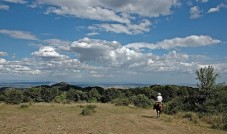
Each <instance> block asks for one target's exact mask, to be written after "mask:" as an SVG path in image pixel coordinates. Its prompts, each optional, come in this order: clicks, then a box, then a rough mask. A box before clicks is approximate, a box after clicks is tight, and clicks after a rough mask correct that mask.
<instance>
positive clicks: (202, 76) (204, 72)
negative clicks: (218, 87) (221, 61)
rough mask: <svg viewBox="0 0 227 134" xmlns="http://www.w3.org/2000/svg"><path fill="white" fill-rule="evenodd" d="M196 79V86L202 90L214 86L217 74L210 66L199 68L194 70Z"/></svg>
mask: <svg viewBox="0 0 227 134" xmlns="http://www.w3.org/2000/svg"><path fill="white" fill-rule="evenodd" d="M196 75H197V77H196V79H197V80H199V83H197V86H198V87H199V88H200V89H202V90H211V89H213V88H214V87H215V84H216V79H217V77H218V76H219V75H218V74H217V73H215V71H214V68H213V67H212V66H208V67H204V68H200V69H198V70H196Z"/></svg>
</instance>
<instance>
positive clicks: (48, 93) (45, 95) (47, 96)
mask: <svg viewBox="0 0 227 134" xmlns="http://www.w3.org/2000/svg"><path fill="white" fill-rule="evenodd" d="M40 93H41V97H42V99H43V100H44V101H45V102H51V101H53V100H54V98H55V97H56V96H57V95H59V90H58V89H57V88H42V89H41V91H40Z"/></svg>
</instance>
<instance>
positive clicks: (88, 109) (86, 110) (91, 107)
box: [80, 105, 96, 116]
mask: <svg viewBox="0 0 227 134" xmlns="http://www.w3.org/2000/svg"><path fill="white" fill-rule="evenodd" d="M95 108H96V105H87V106H86V107H85V108H83V110H82V112H81V113H80V114H81V115H84V116H87V115H90V114H92V113H95V112H96V111H95Z"/></svg>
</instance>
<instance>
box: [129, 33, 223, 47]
mask: <svg viewBox="0 0 227 134" xmlns="http://www.w3.org/2000/svg"><path fill="white" fill-rule="evenodd" d="M218 43H221V41H220V40H217V39H213V38H212V37H210V36H208V35H190V36H187V37H184V38H179V37H176V38H173V39H166V40H163V41H161V42H157V43H145V42H141V43H139V42H138V43H131V44H128V45H126V47H128V48H133V49H135V50H138V49H142V48H148V49H166V50H167V49H171V48H177V47H200V46H208V45H215V44H218Z"/></svg>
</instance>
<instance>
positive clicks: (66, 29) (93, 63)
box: [0, 0, 227, 84]
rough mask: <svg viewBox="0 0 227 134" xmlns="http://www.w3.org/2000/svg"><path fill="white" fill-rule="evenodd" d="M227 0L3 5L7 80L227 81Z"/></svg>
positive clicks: (4, 1) (0, 62)
mask: <svg viewBox="0 0 227 134" xmlns="http://www.w3.org/2000/svg"><path fill="white" fill-rule="evenodd" d="M226 16H227V0H140V1H139V0H125V1H122V0H1V1H0V18H1V19H0V76H1V77H0V81H2V82H14V81H53V82H59V81H66V82H102V83H103V82H121V83H129V82H130V83H148V84H181V83H188V84H195V83H196V80H195V77H196V76H195V71H196V69H198V68H201V67H205V66H208V65H212V66H213V67H214V68H215V71H216V72H217V73H219V74H220V78H219V79H218V82H227V62H226V61H227V55H226V50H227V46H226V45H227V43H226V42H227V38H226V35H227V25H226V24H227V17H226Z"/></svg>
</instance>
